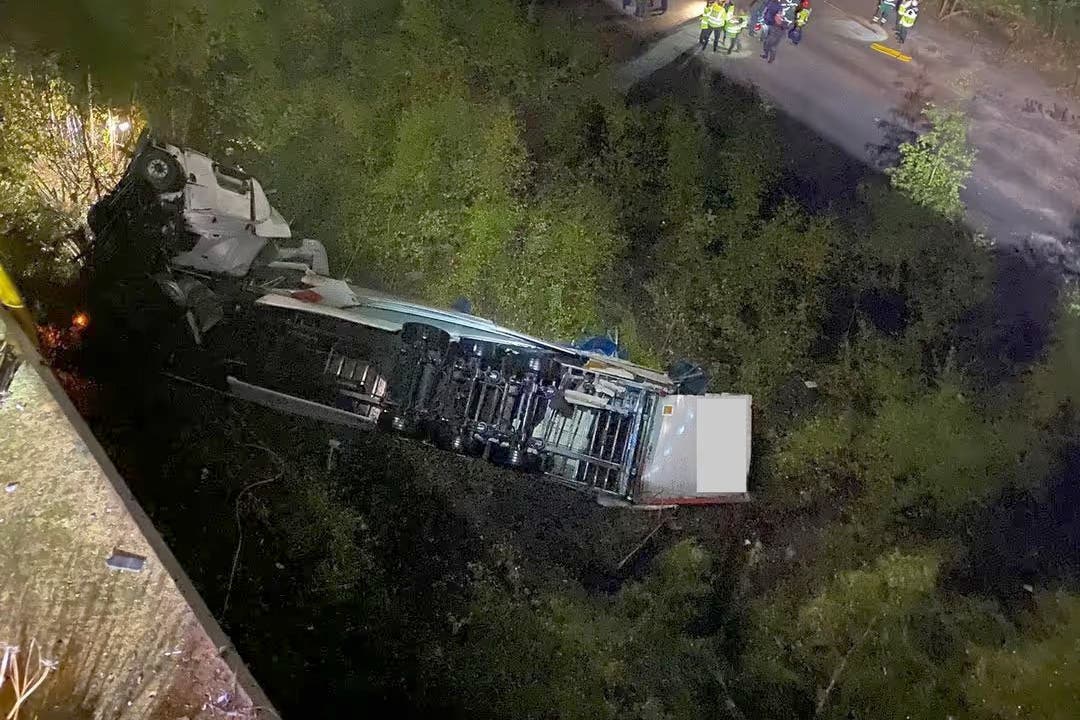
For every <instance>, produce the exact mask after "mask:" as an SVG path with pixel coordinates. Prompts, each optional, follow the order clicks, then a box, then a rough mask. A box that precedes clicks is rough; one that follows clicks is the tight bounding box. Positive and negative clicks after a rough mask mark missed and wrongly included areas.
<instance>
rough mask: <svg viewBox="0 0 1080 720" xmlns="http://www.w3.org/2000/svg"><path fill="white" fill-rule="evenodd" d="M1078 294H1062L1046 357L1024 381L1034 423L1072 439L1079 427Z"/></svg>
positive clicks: (1079, 308)
mask: <svg viewBox="0 0 1080 720" xmlns="http://www.w3.org/2000/svg"><path fill="white" fill-rule="evenodd" d="M1077 367H1080V294H1078V292H1077V290H1076V288H1070V289H1068V290H1067V291H1066V292H1065V293H1063V297H1062V302H1061V307H1060V309H1059V312H1058V318H1057V324H1056V333H1055V336H1054V340H1053V342H1052V344H1051V346H1050V350H1049V352H1048V354H1047V357H1046V358H1045V359H1044V360H1043V362H1042V363H1040V364H1039V365H1038V366H1037V367H1036V368H1034V369H1033V371H1032V373H1031V375H1030V377H1028V379H1027V381H1026V384H1027V395H1028V402H1029V404H1030V406H1031V414H1032V416H1033V418H1034V419H1036V420H1037V421H1038V422H1040V423H1042V424H1043V425H1044V426H1047V427H1048V429H1054V430H1057V431H1059V432H1062V433H1063V434H1065V435H1066V436H1075V434H1076V431H1077V424H1078V423H1080V374H1078V373H1077V372H1076V368H1077Z"/></svg>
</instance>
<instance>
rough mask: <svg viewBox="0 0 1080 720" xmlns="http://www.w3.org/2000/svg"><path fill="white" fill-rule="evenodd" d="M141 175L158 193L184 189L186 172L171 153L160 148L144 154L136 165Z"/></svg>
mask: <svg viewBox="0 0 1080 720" xmlns="http://www.w3.org/2000/svg"><path fill="white" fill-rule="evenodd" d="M136 169H137V171H138V173H139V175H140V176H141V177H142V178H143V179H144V180H146V181H147V182H148V183H150V184H151V185H152V186H153V187H154V189H155V190H157V191H158V192H175V191H177V190H179V189H180V188H182V187H184V171H183V169H182V168H181V167H180V163H179V162H177V160H176V158H174V157H173V156H172V155H170V154H169V153H167V152H165V151H164V150H160V149H158V148H150V149H149V150H147V151H146V152H144V153H143V154H142V155H141V156H139V159H138V161H137V164H136Z"/></svg>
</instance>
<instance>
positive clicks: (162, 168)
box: [146, 158, 169, 180]
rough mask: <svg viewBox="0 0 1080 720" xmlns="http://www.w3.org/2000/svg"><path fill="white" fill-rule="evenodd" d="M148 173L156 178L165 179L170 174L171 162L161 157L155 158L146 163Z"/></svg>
mask: <svg viewBox="0 0 1080 720" xmlns="http://www.w3.org/2000/svg"><path fill="white" fill-rule="evenodd" d="M146 174H147V175H149V176H150V177H152V178H154V179H155V180H164V179H165V178H166V177H168V176H169V164H168V163H167V162H165V161H164V160H162V159H161V158H154V159H153V160H151V161H150V162H148V163H146Z"/></svg>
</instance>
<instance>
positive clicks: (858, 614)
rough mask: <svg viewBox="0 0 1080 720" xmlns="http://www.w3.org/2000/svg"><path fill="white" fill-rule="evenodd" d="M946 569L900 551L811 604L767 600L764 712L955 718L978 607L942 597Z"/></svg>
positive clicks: (761, 618) (761, 666) (760, 686)
mask: <svg viewBox="0 0 1080 720" xmlns="http://www.w3.org/2000/svg"><path fill="white" fill-rule="evenodd" d="M938 566H939V559H938V557H937V556H936V555H935V554H934V553H932V552H922V553H918V554H910V553H903V552H899V551H891V552H888V553H886V554H884V555H882V556H880V557H879V558H878V559H877V560H876V561H875V562H874V563H873V565H872V566H871V567H868V568H866V569H860V570H854V571H848V572H842V573H839V574H838V575H837V576H836V577H835V578H834V579H833V580H832V581H830V582H829V583H828V584H827V585H826V586H825V588H824V589H823V590H822V591H820V592H818V593H816V594H814V595H812V596H810V597H809V598H807V599H805V600H802V601H797V602H795V603H792V602H791V601H790V600H788V601H783V600H781V601H780V602H776V603H772V604H766V603H761V604H760V605H759V607H760V608H761V609H760V613H761V614H760V615H758V616H757V617H755V622H754V631H753V633H754V634H753V635H752V637H751V640H750V647H749V648H748V650H747V653H746V655H745V667H744V670H745V672H746V676H745V677H746V684H747V686H748V688H749V689H750V690H751V691H756V692H757V693H758V694H760V695H763V696H764V697H765V698H766V699H765V701H764V702H763V706H764V709H765V711H764V713H763V716H764V717H777V718H779V717H785V716H787V715H786V714H785V712H784V708H785V707H795V708H801V709H802V713H803V714H804V715H805V716H810V715H813V716H815V717H824V718H847V717H851V716H855V717H875V718H896V719H897V720H901V719H903V718H907V717H938V716H941V717H944V716H945V715H947V714H950V713H955V712H956V710H957V709H958V708H959V707H960V704H961V701H960V697H959V694H958V690H957V685H958V684H959V679H960V673H961V669H960V668H961V665H962V662H961V661H959V660H958V659H957V656H956V655H955V654H954V653H959V652H960V647H959V646H958V644H957V641H958V640H959V638H960V637H962V634H961V633H962V632H964V630H965V629H967V628H966V627H965V626H966V625H967V624H968V622H969V617H970V616H971V611H972V610H976V612H978V611H977V609H975V608H960V609H950V608H947V607H945V606H943V605H941V604H940V603H939V602H938V601H936V600H935V599H934V590H935V582H936V578H937V573H938ZM958 636H959V637H958ZM943 658H945V659H947V660H946V662H945V663H942V664H940V665H939V662H941V660H942V659H943ZM886 698H887V701H885V699H886Z"/></svg>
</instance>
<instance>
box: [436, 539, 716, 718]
mask: <svg viewBox="0 0 1080 720" xmlns="http://www.w3.org/2000/svg"><path fill="white" fill-rule="evenodd" d="M492 565H493V567H488V566H478V567H476V568H475V572H476V579H475V580H474V584H473V587H474V589H475V601H474V604H473V607H472V610H471V612H470V615H469V618H468V620H467V621H466V624H465V625H464V627H463V629H462V633H461V634H462V636H463V642H464V645H465V648H464V652H463V654H462V656H461V657H460V662H459V664H458V665H457V666H456V667H455V668H454V669H453V670H452V672H453V673H454V679H455V686H456V687H457V688H458V689H459V692H461V693H462V697H461V702H462V705H463V708H464V710H465V711H466V712H467V713H469V714H471V715H472V716H474V717H517V718H546V717H560V718H620V717H629V718H641V719H642V720H645V719H652V718H672V719H674V718H711V717H717V712H718V711H719V700H720V698H719V697H717V694H716V693H717V690H718V688H717V687H716V685H715V683H716V677H717V673H718V668H719V664H718V660H717V658H716V657H715V655H714V654H713V653H712V651H711V650H710V647H709V645H708V643H706V642H704V641H702V640H700V639H697V638H694V637H693V636H692V635H690V634H689V629H690V624H691V623H692V621H693V620H694V619H695V618H697V617H698V616H699V614H700V610H701V607H702V600H703V599H704V597H705V596H706V594H707V593H708V591H709V582H708V573H709V558H708V556H707V554H705V553H704V552H703V551H702V550H701V549H700V548H699V547H697V546H696V545H694V544H692V543H688V542H684V543H680V544H679V545H676V546H675V547H673V548H672V549H671V550H669V551H668V552H667V553H666V555H665V556H664V557H663V558H661V559H660V560H659V564H658V567H656V568H655V570H654V572H653V573H652V574H650V576H649V577H648V578H647V579H646V580H644V581H642V582H640V583H631V584H629V585H627V586H626V587H624V588H623V590H622V591H621V592H620V593H619V594H618V595H617V596H616V597H614V598H612V599H610V600H604V599H595V598H589V597H586V596H584V595H581V594H578V593H574V592H567V591H565V590H560V591H554V592H553V591H541V592H533V591H531V590H530V589H529V588H528V587H527V586H525V585H524V584H523V583H521V581H520V578H519V577H518V576H517V574H516V572H515V571H514V568H515V567H516V566H515V565H514V563H513V561H512V559H508V558H506V557H503V558H500V559H497V562H495V563H493V564H492Z"/></svg>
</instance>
